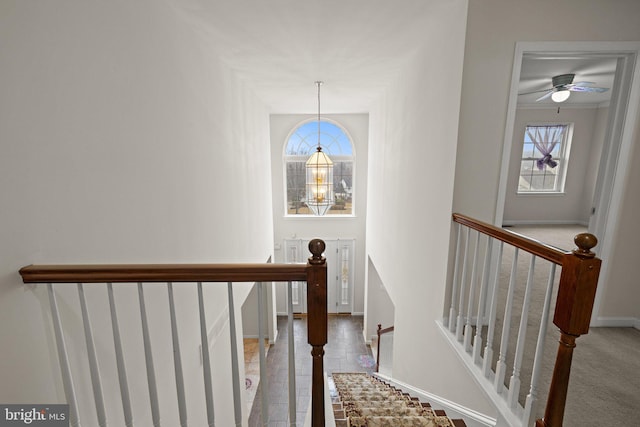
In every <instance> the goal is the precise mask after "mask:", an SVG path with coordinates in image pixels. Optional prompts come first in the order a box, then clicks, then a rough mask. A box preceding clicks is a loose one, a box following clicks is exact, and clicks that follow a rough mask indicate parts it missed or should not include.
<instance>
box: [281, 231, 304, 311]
mask: <svg viewBox="0 0 640 427" xmlns="http://www.w3.org/2000/svg"><path fill="white" fill-rule="evenodd" d="M308 245H309V242H308V241H305V240H301V239H296V240H285V241H284V248H285V259H284V262H287V263H289V262H290V263H305V262H306V261H307V258H308V257H307V256H306V255H305V254H306V252H309V250H308V249H307V248H308ZM305 250H306V252H305ZM291 288H292V289H291V305H293V312H294V313H306V312H307V282H291Z"/></svg>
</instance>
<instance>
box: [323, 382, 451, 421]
mask: <svg viewBox="0 0 640 427" xmlns="http://www.w3.org/2000/svg"><path fill="white" fill-rule="evenodd" d="M332 382H333V385H334V387H335V390H336V392H337V396H335V399H334V400H335V402H334V403H339V405H338V406H339V407H340V409H338V410H337V411H336V413H337V416H336V419H339V418H343V419H346V424H343V425H346V426H347V427H453V426H454V423H453V422H452V421H451V420H450V419H449V418H448V417H447V416H446V415H441V414H440V412H441V411H434V410H433V409H431V407H430V406H429V405H428V404H424V403H420V401H419V400H417V399H415V398H411V397H410V396H409V395H407V394H404V393H402V391H400V390H398V389H395V388H394V387H391V386H390V385H388V384H387V383H385V382H384V381H382V380H379V379H377V378H375V377H373V376H371V375H369V374H366V373H334V374H333V376H332ZM334 408H336V405H334ZM436 412H438V413H436Z"/></svg>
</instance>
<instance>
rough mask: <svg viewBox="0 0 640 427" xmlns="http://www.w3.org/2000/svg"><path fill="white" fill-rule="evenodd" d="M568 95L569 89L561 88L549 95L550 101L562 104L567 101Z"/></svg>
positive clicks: (569, 93)
mask: <svg viewBox="0 0 640 427" xmlns="http://www.w3.org/2000/svg"><path fill="white" fill-rule="evenodd" d="M570 95H571V92H570V91H569V89H565V88H561V89H558V90H557V91H555V92H553V93H552V94H551V100H552V101H553V102H564V101H566V100H567V99H569V96H570Z"/></svg>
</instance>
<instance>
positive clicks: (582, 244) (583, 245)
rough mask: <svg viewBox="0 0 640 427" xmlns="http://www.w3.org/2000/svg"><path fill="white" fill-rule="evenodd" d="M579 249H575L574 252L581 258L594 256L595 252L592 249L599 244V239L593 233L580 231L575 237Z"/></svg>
mask: <svg viewBox="0 0 640 427" xmlns="http://www.w3.org/2000/svg"><path fill="white" fill-rule="evenodd" d="M573 241H574V242H575V244H576V246H577V247H578V248H577V249H574V250H573V253H574V254H575V255H577V256H579V257H580V258H594V257H595V256H596V254H595V253H593V252H591V249H592V248H594V247H595V246H596V245H597V244H598V239H597V238H596V236H594V235H593V234H591V233H580V234H578V235H577V236H576V237H574V238H573Z"/></svg>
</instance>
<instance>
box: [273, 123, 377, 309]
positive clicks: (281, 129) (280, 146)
mask: <svg viewBox="0 0 640 427" xmlns="http://www.w3.org/2000/svg"><path fill="white" fill-rule="evenodd" d="M270 117H271V120H270V123H271V165H272V187H273V219H274V221H273V222H274V244H277V245H280V247H283V242H284V239H291V238H300V239H306V238H310V239H313V238H320V239H355V240H356V248H355V282H354V297H353V313H355V314H362V313H363V312H364V279H365V259H366V256H365V224H366V218H367V213H366V212H367V211H366V206H367V167H368V160H367V157H368V152H367V151H368V148H367V146H368V141H369V116H368V114H322V117H324V118H327V119H330V120H333V121H335V122H337V123H339V124H340V125H341V126H342V127H343V128H344V129H345V130H346V131H347V133H348V135H349V136H350V137H351V141H352V142H353V145H354V153H355V177H354V183H355V185H354V199H355V203H354V216H353V217H334V216H333V215H326V216H324V217H319V218H309V217H306V218H305V217H291V216H289V217H285V215H284V212H285V211H284V209H285V196H284V194H285V193H284V169H283V163H282V157H283V154H284V144H285V142H286V140H287V137H288V136H289V134H290V132H291V131H292V130H294V129H295V128H296V127H298V126H299V125H300V124H301V123H303V122H304V121H306V120H309V119H310V118H313V117H314V116H312V115H302V114H272V115H271V116H270ZM305 250H306V248H305ZM284 255H285V254H284V251H283V250H276V251H275V262H284ZM309 256H310V254H309ZM305 258H306V257H305ZM276 294H277V311H278V313H286V311H287V310H286V299H285V298H286V291H285V287H284V286H282V285H277V286H276Z"/></svg>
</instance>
